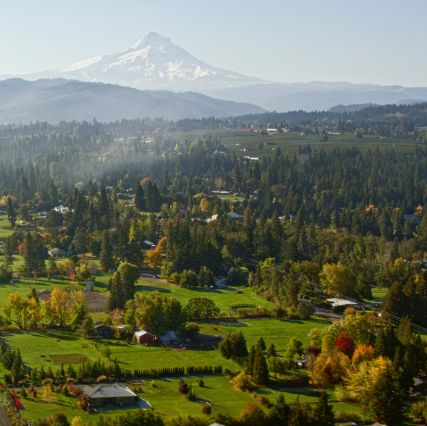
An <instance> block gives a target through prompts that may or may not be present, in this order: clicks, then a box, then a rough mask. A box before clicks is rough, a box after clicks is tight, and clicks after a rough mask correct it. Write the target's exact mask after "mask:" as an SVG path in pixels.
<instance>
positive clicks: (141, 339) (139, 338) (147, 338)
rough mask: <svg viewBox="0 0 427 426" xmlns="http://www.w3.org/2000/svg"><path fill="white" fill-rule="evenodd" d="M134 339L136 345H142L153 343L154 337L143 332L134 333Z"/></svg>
mask: <svg viewBox="0 0 427 426" xmlns="http://www.w3.org/2000/svg"><path fill="white" fill-rule="evenodd" d="M135 338H136V342H137V343H138V345H143V344H144V343H154V336H153V335H152V334H150V333H149V332H148V331H145V330H139V331H135Z"/></svg>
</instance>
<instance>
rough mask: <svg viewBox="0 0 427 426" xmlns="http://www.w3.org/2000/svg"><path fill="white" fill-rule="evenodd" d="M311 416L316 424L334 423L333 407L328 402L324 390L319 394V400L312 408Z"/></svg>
mask: <svg viewBox="0 0 427 426" xmlns="http://www.w3.org/2000/svg"><path fill="white" fill-rule="evenodd" d="M313 418H315V419H316V426H333V425H334V423H335V416H334V409H333V407H332V405H329V404H328V395H327V393H326V392H322V393H321V394H320V398H319V401H318V402H317V403H316V406H315V408H314V410H313Z"/></svg>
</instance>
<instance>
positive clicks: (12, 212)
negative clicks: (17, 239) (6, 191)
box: [7, 195, 16, 229]
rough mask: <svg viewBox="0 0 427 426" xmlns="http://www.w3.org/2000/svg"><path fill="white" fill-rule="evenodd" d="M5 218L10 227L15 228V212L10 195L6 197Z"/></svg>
mask: <svg viewBox="0 0 427 426" xmlns="http://www.w3.org/2000/svg"><path fill="white" fill-rule="evenodd" d="M7 219H8V220H9V223H10V226H11V228H12V229H13V228H15V223H16V212H15V209H14V207H13V203H12V198H11V197H10V195H9V197H7Z"/></svg>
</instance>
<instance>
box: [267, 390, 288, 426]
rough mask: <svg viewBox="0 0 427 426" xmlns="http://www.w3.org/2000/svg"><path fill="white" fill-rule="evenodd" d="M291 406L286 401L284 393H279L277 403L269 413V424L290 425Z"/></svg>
mask: <svg viewBox="0 0 427 426" xmlns="http://www.w3.org/2000/svg"><path fill="white" fill-rule="evenodd" d="M290 415H291V408H290V406H289V405H287V404H286V403H285V398H284V396H283V394H282V393H281V394H279V396H278V397H277V399H276V402H275V404H274V405H273V407H272V408H271V410H270V413H269V416H268V418H269V425H271V426H288V424H289V417H290Z"/></svg>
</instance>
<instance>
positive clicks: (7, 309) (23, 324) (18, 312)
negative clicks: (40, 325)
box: [2, 293, 30, 329]
mask: <svg viewBox="0 0 427 426" xmlns="http://www.w3.org/2000/svg"><path fill="white" fill-rule="evenodd" d="M2 311H3V312H4V314H5V316H6V322H8V323H11V322H14V323H15V324H16V325H17V326H18V327H19V328H20V329H23V328H27V323H28V322H29V320H30V312H29V300H28V299H25V298H22V297H21V296H20V295H19V294H15V293H11V294H9V297H8V299H7V304H6V306H4V307H3V308H2ZM12 314H13V315H12Z"/></svg>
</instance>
